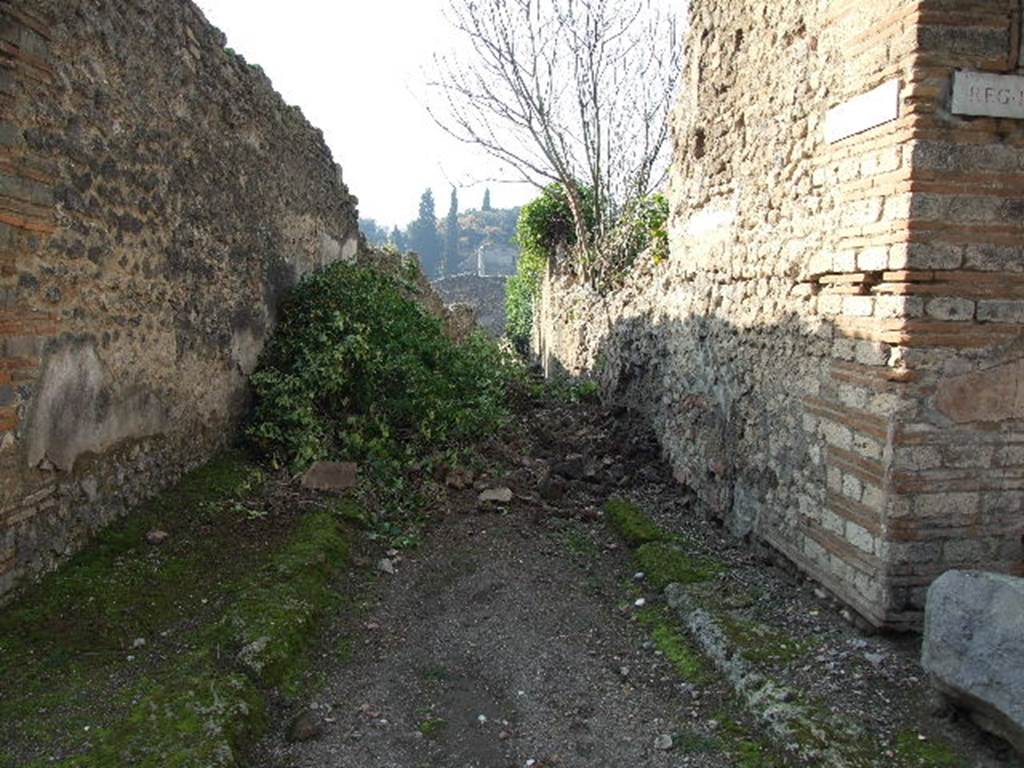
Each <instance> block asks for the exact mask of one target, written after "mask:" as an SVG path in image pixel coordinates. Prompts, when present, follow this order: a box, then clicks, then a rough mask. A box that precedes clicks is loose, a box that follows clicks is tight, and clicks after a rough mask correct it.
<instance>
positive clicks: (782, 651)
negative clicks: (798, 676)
mask: <svg viewBox="0 0 1024 768" xmlns="http://www.w3.org/2000/svg"><path fill="white" fill-rule="evenodd" d="M717 618H718V620H719V623H720V625H721V627H722V631H723V632H725V634H726V636H727V637H728V638H729V640H730V642H732V643H733V644H734V645H736V646H737V647H738V648H739V649H740V651H741V652H742V653H743V657H744V658H745V659H747V660H748V661H751V662H753V663H755V664H757V663H774V664H787V663H789V662H792V661H797V660H799V659H803V658H806V657H807V656H808V655H809V654H812V653H814V651H815V650H816V649H817V647H818V645H819V643H818V642H817V641H816V640H814V639H813V638H810V639H797V638H794V637H792V636H790V635H788V634H786V633H785V632H782V631H780V630H778V629H775V628H774V627H770V626H768V625H766V624H762V623H760V622H758V621H755V620H753V619H747V618H740V617H736V616H731V615H728V614H725V613H722V614H721V615H719V616H718V617H717Z"/></svg>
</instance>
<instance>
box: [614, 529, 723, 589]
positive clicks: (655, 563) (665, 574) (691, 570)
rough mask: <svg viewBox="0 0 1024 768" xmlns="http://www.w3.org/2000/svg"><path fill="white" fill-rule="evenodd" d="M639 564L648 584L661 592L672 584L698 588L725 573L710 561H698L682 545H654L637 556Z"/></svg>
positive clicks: (641, 550) (636, 553) (647, 546)
mask: <svg viewBox="0 0 1024 768" xmlns="http://www.w3.org/2000/svg"><path fill="white" fill-rule="evenodd" d="M634 557H635V558H636V563H637V565H638V566H639V568H640V570H642V571H643V572H644V573H645V574H646V576H647V580H648V581H649V582H650V583H651V584H653V585H654V586H655V587H657V588H658V589H664V588H665V587H667V586H668V585H669V584H695V583H697V582H701V581H707V580H708V579H711V578H713V577H714V576H716V575H717V574H718V573H720V572H721V566H720V565H718V564H717V563H715V562H713V561H712V560H709V559H707V558H701V557H694V556H692V555H690V554H688V553H686V552H684V551H683V550H682V549H681V548H680V547H679V546H678V545H676V544H669V543H667V542H663V541H652V542H651V543H649V544H644V545H642V546H641V547H639V548H638V549H637V550H636V552H635V553H634Z"/></svg>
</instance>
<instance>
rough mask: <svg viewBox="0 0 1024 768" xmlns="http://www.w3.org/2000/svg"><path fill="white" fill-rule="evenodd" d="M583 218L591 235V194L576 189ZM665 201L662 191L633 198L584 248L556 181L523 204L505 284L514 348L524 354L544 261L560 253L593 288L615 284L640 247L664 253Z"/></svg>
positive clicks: (663, 256) (658, 259) (659, 258)
mask: <svg viewBox="0 0 1024 768" xmlns="http://www.w3.org/2000/svg"><path fill="white" fill-rule="evenodd" d="M580 195H581V198H582V203H583V207H584V210H585V212H587V213H588V214H590V215H589V216H588V218H587V219H586V221H585V225H586V227H587V228H588V231H589V234H590V235H591V236H592V235H593V234H594V233H593V230H594V226H595V220H594V217H593V214H592V212H593V192H592V191H591V190H590V189H589V188H587V187H581V188H580ZM667 221H668V201H667V200H666V199H665V196H664V195H660V194H658V195H650V196H648V197H644V198H641V199H639V200H638V201H636V202H635V203H634V204H633V205H632V206H631V207H630V208H629V209H628V210H626V211H624V212H623V213H622V215H621V216H620V217H619V220H618V224H617V225H616V226H615V228H614V229H613V230H612V231H611V232H609V233H608V234H607V235H606V236H604V237H603V238H598V239H596V241H595V242H592V243H590V244H588V245H586V246H585V247H582V246H579V244H578V243H577V238H576V230H575V227H574V226H573V218H572V211H571V209H570V208H569V200H568V196H567V195H566V193H565V189H564V188H563V187H562V185H560V184H551V185H549V186H547V187H545V189H544V190H543V192H542V193H541V195H540V196H539V197H537V198H535V199H534V200H532V201H531V202H529V203H527V204H526V205H524V206H523V208H522V210H521V211H520V213H519V223H518V226H517V231H516V238H517V240H518V241H519V246H520V249H521V250H520V255H519V263H518V268H517V270H516V274H515V275H514V276H513V277H511V278H509V280H508V282H507V284H506V299H505V302H506V304H505V309H506V315H507V325H506V327H507V331H506V333H507V335H508V337H509V338H510V339H511V340H512V342H513V343H514V344H515V346H516V348H517V349H519V351H520V352H523V353H525V352H526V351H527V350H528V348H529V344H530V335H531V333H532V331H533V307H534V302H535V301H536V299H537V297H538V296H539V294H540V288H541V282H542V281H543V279H544V271H545V269H546V267H547V264H548V261H549V260H550V259H552V258H554V257H555V256H556V254H559V253H565V254H566V255H567V256H568V257H569V258H570V259H571V260H572V262H573V266H576V267H580V269H579V272H580V273H581V274H587V275H591V277H592V280H593V283H594V284H595V286H596V287H598V288H599V289H604V288H609V287H613V286H615V285H616V284H618V283H619V282H620V281H621V279H622V277H623V276H624V275H625V274H626V273H627V272H628V270H629V268H630V267H632V265H633V263H634V262H635V261H636V258H637V256H639V255H640V254H641V253H643V252H644V251H647V250H648V249H649V250H650V253H651V256H652V258H653V259H654V260H655V261H656V262H661V261H664V260H665V259H666V258H667V257H668V230H667Z"/></svg>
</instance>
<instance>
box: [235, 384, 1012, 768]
mask: <svg viewBox="0 0 1024 768" xmlns="http://www.w3.org/2000/svg"><path fill="white" fill-rule="evenodd" d="M537 424H543V425H546V426H545V427H544V428H542V429H537V428H535V427H534V426H533V425H537ZM518 435H519V437H518V438H512V439H502V440H500V441H498V440H496V441H493V442H492V444H491V445H490V446H489V448H488V449H486V450H485V451H484V454H483V455H484V461H483V464H482V467H481V471H479V472H478V473H477V474H475V475H474V476H472V477H470V478H468V480H469V484H468V487H465V488H461V489H460V488H457V487H455V488H453V487H451V486H452V485H454V486H459V485H462V482H463V481H465V480H466V479H467V478H455V481H454V482H452V478H451V477H449V478H448V483H447V484H446V488H447V489H446V492H447V494H448V503H447V504H446V505H444V508H443V509H438V510H437V511H436V512H437V514H436V518H437V520H436V522H435V524H434V525H432V526H431V527H430V528H429V529H428V530H427V532H426V533H425V535H424V539H423V541H422V542H421V544H420V546H418V547H417V548H415V549H413V550H411V551H409V552H406V553H404V554H403V555H401V556H398V557H395V558H394V559H393V560H389V563H391V564H393V565H394V573H388V572H385V571H386V570H390V569H388V568H385V569H384V570H381V569H380V568H377V569H375V570H376V573H375V574H374V576H373V577H372V579H371V583H370V584H369V586H368V590H369V591H368V593H367V594H368V597H367V599H366V606H367V610H366V611H365V612H363V613H360V614H359V615H358V617H354V616H353V617H348V618H344V617H341V618H339V627H341V626H342V625H346V624H347V625H348V626H345V627H344V632H345V633H346V636H349V634H348V633H352V632H354V635H352V636H354V637H355V638H356V639H355V641H354V643H353V647H352V650H351V654H350V656H349V658H348V660H347V662H346V663H343V664H334V665H332V666H331V667H330V668H327V669H324V670H321V671H322V672H323V673H324V674H325V680H326V682H325V684H324V685H323V687H322V689H321V690H320V691H319V693H317V694H316V696H315V697H314V698H313V700H311V701H310V702H309V703H308V706H307V707H305V708H300V709H297V708H295V707H292V708H290V709H288V710H285V711H281V712H279V713H278V716H277V717H276V718H275V725H274V727H273V728H272V730H271V732H270V734H269V735H268V736H267V737H266V738H265V739H264V740H263V741H262V742H261V743H260V744H259V746H258V747H257V749H256V750H255V751H254V753H253V754H252V759H251V763H250V764H251V765H253V766H263V767H265V768H300V767H309V768H312V767H313V766H317V767H321V766H360V767H365V768H370V767H373V768H391V767H392V766H393V767H395V768H399V767H400V768H421V767H422V768H427V767H428V766H437V767H438V768H439V767H440V766H459V767H460V768H461V767H465V768H470V767H472V766H479V767H481V768H483V767H487V768H497V767H502V768H503V767H504V766H509V767H513V766H518V767H523V766H534V768H540V767H541V766H560V767H564V768H572V767H573V766H580V767H582V766H651V767H652V768H657V767H658V766H741V767H744V766H745V767H747V768H759V767H762V768H763V767H766V766H784V765H808V764H813V763H808V762H807V761H806V760H804V761H803V762H801V761H800V760H799V759H798V758H795V757H793V756H792V754H789V753H787V752H786V751H785V749H784V748H783V747H784V745H782V746H781V747H780V745H777V744H775V745H773V743H772V742H771V741H770V740H769V739H768V738H767V737H766V735H765V734H763V733H761V732H760V731H759V728H758V726H757V724H756V723H757V721H756V718H754V717H751V713H750V712H749V711H746V710H744V709H743V707H742V706H740V705H739V703H738V700H737V699H736V698H735V696H734V695H733V694H732V692H731V691H730V690H729V688H728V686H727V685H726V684H725V683H724V681H723V680H722V678H721V677H720V676H717V675H715V674H714V672H713V670H712V671H711V673H710V674H708V673H704V672H702V673H701V674H699V675H697V676H695V679H689V680H688V679H686V676H685V675H683V674H681V673H680V668H679V665H678V664H674V663H673V662H672V661H670V659H669V658H668V657H667V656H666V654H665V652H664V650H663V649H664V648H665V645H664V644H663V643H661V644H659V643H656V642H652V637H651V627H650V626H649V625H648V624H645V623H644V622H642V621H640V620H639V619H640V617H641V611H642V610H643V608H646V609H647V610H650V609H651V608H652V607H657V606H659V605H660V603H661V597H660V595H659V594H658V593H657V591H656V590H654V589H653V588H651V587H650V586H648V585H646V584H645V583H644V581H643V579H642V578H639V575H638V574H636V573H635V572H634V571H635V565H634V564H633V563H632V562H631V561H630V556H629V552H628V550H627V548H626V547H624V546H623V545H622V544H621V543H620V542H619V541H618V540H617V538H616V536H615V535H614V534H613V533H612V532H611V531H610V530H609V529H608V527H607V526H606V525H605V523H604V521H603V520H602V513H601V512H600V507H601V504H602V503H603V502H604V500H606V499H607V498H609V497H610V496H613V495H621V496H624V497H627V498H632V499H634V500H636V501H637V502H638V503H639V504H641V505H642V506H643V507H644V508H645V509H646V510H649V512H650V514H651V516H652V517H654V518H655V519H656V520H658V522H659V523H661V524H663V525H665V526H669V527H672V528H673V529H674V530H676V531H679V532H681V533H683V534H685V535H686V536H687V537H688V538H689V539H690V540H691V541H693V542H695V543H696V546H698V547H699V548H700V550H701V551H702V552H707V553H708V554H709V555H713V556H714V557H715V558H717V559H718V560H719V561H720V562H723V563H726V564H727V565H728V570H727V572H726V573H725V574H724V575H723V576H721V577H720V578H722V579H726V580H730V581H731V582H733V583H739V584H743V585H747V586H751V587H752V588H756V594H757V595H758V599H757V601H756V602H757V603H758V605H757V606H755V607H754V608H755V609H756V610H757V612H758V614H757V615H758V616H759V617H760V619H761V620H765V621H769V622H772V621H774V622H777V623H780V624H781V625H784V626H785V628H786V631H788V632H792V633H794V634H795V636H796V639H797V641H799V642H805V641H806V644H805V645H802V646H799V647H806V648H807V649H808V650H807V652H806V653H805V655H804V657H802V658H792V655H790V656H789V657H787V664H785V665H777V666H776V667H775V668H773V673H774V674H777V675H778V676H779V677H780V680H781V681H782V682H783V683H784V684H785V683H788V684H792V685H794V686H797V687H798V688H799V690H801V691H804V690H810V691H813V692H814V694H815V695H816V696H818V697H820V700H822V701H824V702H825V704H826V706H827V708H828V709H829V710H831V711H832V712H834V713H839V714H842V715H843V716H846V717H850V718H852V719H854V720H856V721H857V722H858V723H860V724H861V725H862V726H863V727H864V729H865V732H866V733H867V737H868V738H872V739H874V740H875V741H874V742H872V743H873V744H874V743H877V744H878V745H879V746H878V749H877V751H876V752H874V753H873V754H876V755H877V760H875V759H874V758H869V763H870V764H875V765H899V766H1002V765H1019V763H1017V762H1014V760H1015V758H1013V757H1012V755H1011V753H1010V752H1009V751H1008V750H1007V749H1006V748H1005V746H1004V745H1002V744H1001V743H999V742H996V741H994V740H992V739H989V738H987V737H985V736H983V735H981V734H980V732H978V731H977V730H975V729H974V728H973V726H971V725H969V724H968V723H966V722H965V721H964V719H962V718H960V719H957V718H956V717H955V716H954V717H950V716H948V715H947V716H945V717H942V718H940V717H938V716H934V715H932V714H930V704H929V701H930V699H929V696H928V690H927V683H926V681H925V680H924V679H923V678H924V676H923V674H922V673H921V671H920V669H919V667H918V666H917V661H916V659H917V653H918V642H919V641H918V640H917V639H916V638H907V637H902V638H899V637H898V638H885V637H867V636H863V635H861V634H859V633H858V632H857V631H856V630H855V629H854V628H853V627H851V626H849V625H848V624H847V623H846V622H845V621H844V620H843V618H842V617H841V606H839V605H837V604H835V603H834V602H832V601H831V600H829V599H828V598H827V596H825V595H824V594H823V593H821V591H820V590H816V589H815V586H814V585H813V584H810V583H806V582H802V581H801V580H800V579H799V578H798V577H794V576H793V575H792V574H790V573H787V572H785V571H782V570H779V569H778V568H776V567H774V566H772V565H770V564H768V563H766V562H765V561H763V560H760V559H758V558H757V557H755V556H754V555H753V554H752V553H751V552H750V550H749V549H747V548H746V547H743V546H740V545H739V544H738V542H735V541H733V540H731V539H730V538H729V537H728V536H726V535H725V534H724V533H723V532H722V531H721V530H720V529H718V528H717V527H716V526H715V525H714V524H713V523H709V522H707V521H705V520H704V518H703V516H702V515H701V514H700V513H699V510H696V509H694V508H693V506H692V502H691V501H690V500H688V498H687V495H686V494H685V492H684V490H683V489H681V488H680V487H679V486H678V485H676V484H675V483H674V482H673V481H672V479H671V475H670V473H669V472H668V469H667V467H666V466H664V465H663V464H662V463H661V461H660V459H659V458H658V449H657V445H656V444H655V442H654V440H653V438H652V437H651V436H650V434H648V433H647V432H646V431H645V430H644V429H643V427H642V425H639V424H638V423H637V422H635V421H632V420H630V419H628V418H624V417H623V415H622V414H621V413H617V414H608V413H605V412H602V411H600V410H599V409H597V408H596V406H592V405H579V404H568V403H562V404H555V405H550V404H549V405H548V406H546V408H545V410H544V411H543V412H533V413H527V414H525V415H524V416H523V423H522V426H521V429H520V430H519V432H518ZM577 453H578V454H582V459H581V460H579V459H574V460H572V461H569V462H566V457H567V456H572V455H574V454H577ZM502 487H507V488H509V489H510V490H512V491H513V493H514V498H513V499H512V500H511V501H510V502H508V503H500V504H485V505H481V504H480V503H479V502H478V494H479V493H480V491H481V490H484V489H488V488H502ZM377 556H381V557H383V556H384V553H377V554H374V555H373V557H377ZM371 565H372V563H371ZM641 606H643V608H641ZM353 623H354V626H353ZM339 631H340V630H339ZM662 639H664V638H662ZM811 640H813V642H811ZM296 716H298V718H299V720H300V723H301V722H305V723H306V724H307V725H308V726H310V727H309V728H308V729H307V730H308V732H307V733H304V734H303V733H299V734H298V736H299V737H301V739H300V740H296V737H297V732H296V724H295V718H296ZM301 730H302V729H301V728H299V731H301Z"/></svg>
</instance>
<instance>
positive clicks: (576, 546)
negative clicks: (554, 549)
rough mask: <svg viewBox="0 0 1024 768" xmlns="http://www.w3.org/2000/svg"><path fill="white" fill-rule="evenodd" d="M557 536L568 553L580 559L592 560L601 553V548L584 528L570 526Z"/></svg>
mask: <svg viewBox="0 0 1024 768" xmlns="http://www.w3.org/2000/svg"><path fill="white" fill-rule="evenodd" d="M558 538H559V539H560V540H561V542H562V544H563V545H564V546H565V548H566V549H567V550H569V553H570V554H571V555H573V556H575V557H578V558H580V559H582V560H593V559H594V558H596V557H597V556H598V555H600V554H601V548H600V547H599V546H598V545H597V542H596V541H594V539H593V538H592V537H591V536H590V535H589V533H588V532H587V530H586V529H585V528H582V527H580V526H572V527H569V528H566V529H565V530H563V531H561V532H560V533H559V534H558Z"/></svg>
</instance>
